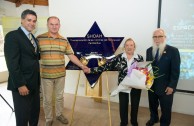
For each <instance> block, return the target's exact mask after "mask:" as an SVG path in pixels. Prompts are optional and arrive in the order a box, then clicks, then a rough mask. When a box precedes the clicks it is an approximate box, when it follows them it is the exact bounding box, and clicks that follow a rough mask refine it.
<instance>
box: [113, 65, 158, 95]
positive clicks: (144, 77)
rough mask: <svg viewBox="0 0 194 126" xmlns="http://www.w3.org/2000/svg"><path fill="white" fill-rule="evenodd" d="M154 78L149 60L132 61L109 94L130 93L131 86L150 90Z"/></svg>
mask: <svg viewBox="0 0 194 126" xmlns="http://www.w3.org/2000/svg"><path fill="white" fill-rule="evenodd" d="M154 78H155V77H154V73H153V69H152V65H151V62H134V63H133V64H132V65H131V67H130V68H129V69H128V73H127V75H126V77H125V78H124V79H123V81H122V82H121V83H120V84H119V86H118V87H117V89H116V90H114V91H113V92H112V93H111V96H114V95H117V94H118V93H119V92H127V93H130V91H131V88H136V89H144V90H151V89H150V88H151V87H152V85H153V82H154ZM151 91H152V90H151Z"/></svg>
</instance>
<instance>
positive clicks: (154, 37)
mask: <svg viewBox="0 0 194 126" xmlns="http://www.w3.org/2000/svg"><path fill="white" fill-rule="evenodd" d="M163 37H164V36H162V35H160V36H153V37H152V38H153V39H157V38H158V39H161V38H163Z"/></svg>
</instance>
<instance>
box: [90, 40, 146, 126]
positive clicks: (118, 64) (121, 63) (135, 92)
mask: <svg viewBox="0 0 194 126" xmlns="http://www.w3.org/2000/svg"><path fill="white" fill-rule="evenodd" d="M124 50H125V52H124V53H121V54H119V55H117V56H116V57H114V58H113V59H111V60H110V61H108V62H107V63H106V64H104V65H102V66H99V67H95V68H91V69H90V73H99V72H103V71H106V70H118V72H119V76H118V84H120V82H122V80H123V79H124V78H125V76H126V75H127V70H128V68H130V66H131V65H132V64H133V63H134V62H135V61H137V62H142V61H143V57H142V56H141V55H138V54H135V53H134V51H135V42H134V41H133V39H131V38H129V39H127V40H126V41H125V43H124ZM140 96H141V90H140V89H135V88H132V90H131V93H130V97H131V124H132V126H138V122H137V114H138V108H139V101H140ZM128 104H129V94H128V93H124V92H120V93H119V110H120V119H121V122H120V126H127V125H128Z"/></svg>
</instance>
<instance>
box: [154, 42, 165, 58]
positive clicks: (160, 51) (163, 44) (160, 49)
mask: <svg viewBox="0 0 194 126" xmlns="http://www.w3.org/2000/svg"><path fill="white" fill-rule="evenodd" d="M152 47H153V49H152V55H153V58H154V57H155V55H156V51H157V49H158V48H159V58H160V57H161V56H162V54H163V52H164V49H165V47H166V42H164V43H162V44H160V45H159V46H157V45H156V44H155V43H153V46H152Z"/></svg>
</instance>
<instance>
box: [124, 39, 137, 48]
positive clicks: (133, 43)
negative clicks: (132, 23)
mask: <svg viewBox="0 0 194 126" xmlns="http://www.w3.org/2000/svg"><path fill="white" fill-rule="evenodd" d="M128 41H133V44H134V48H136V44H135V41H134V40H133V39H132V38H128V39H127V40H125V43H124V47H125V44H126V43H127V42H128Z"/></svg>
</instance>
